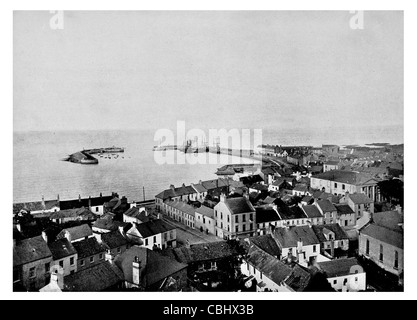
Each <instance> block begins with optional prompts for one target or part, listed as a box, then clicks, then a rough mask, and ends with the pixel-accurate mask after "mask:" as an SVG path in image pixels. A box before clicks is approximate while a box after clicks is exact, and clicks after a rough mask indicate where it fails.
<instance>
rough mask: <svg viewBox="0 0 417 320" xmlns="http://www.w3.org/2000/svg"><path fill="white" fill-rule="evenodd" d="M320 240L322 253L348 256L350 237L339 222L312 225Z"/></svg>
mask: <svg viewBox="0 0 417 320" xmlns="http://www.w3.org/2000/svg"><path fill="white" fill-rule="evenodd" d="M312 229H313V231H314V233H315V234H316V236H317V239H319V241H320V248H321V253H322V254H323V255H324V256H326V257H328V258H330V259H333V258H336V257H337V258H339V257H345V256H346V257H347V254H348V253H347V251H348V250H349V237H348V235H347V234H346V232H345V231H344V230H343V229H342V227H341V226H340V225H338V224H337V223H333V224H324V225H316V226H312Z"/></svg>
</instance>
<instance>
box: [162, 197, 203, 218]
mask: <svg viewBox="0 0 417 320" xmlns="http://www.w3.org/2000/svg"><path fill="white" fill-rule="evenodd" d="M165 204H166V205H168V206H170V207H173V208H175V209H177V210H179V211H181V212H185V213H187V214H188V215H190V216H193V217H194V216H195V209H196V208H195V207H193V206H191V205H189V204H187V203H185V202H183V201H175V200H174V201H165Z"/></svg>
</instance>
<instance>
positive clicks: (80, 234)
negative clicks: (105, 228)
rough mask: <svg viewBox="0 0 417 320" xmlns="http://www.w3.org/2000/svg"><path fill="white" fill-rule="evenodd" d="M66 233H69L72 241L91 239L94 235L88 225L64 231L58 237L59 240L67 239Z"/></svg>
mask: <svg viewBox="0 0 417 320" xmlns="http://www.w3.org/2000/svg"><path fill="white" fill-rule="evenodd" d="M65 231H66V232H68V233H69V235H70V239H71V241H74V240H78V239H82V238H85V237H90V236H92V235H93V231H92V230H91V228H90V227H89V226H88V225H87V224H82V225H80V226H76V227H72V228H67V229H63V230H62V231H61V232H60V233H59V234H58V236H57V238H58V239H60V238H63V237H65Z"/></svg>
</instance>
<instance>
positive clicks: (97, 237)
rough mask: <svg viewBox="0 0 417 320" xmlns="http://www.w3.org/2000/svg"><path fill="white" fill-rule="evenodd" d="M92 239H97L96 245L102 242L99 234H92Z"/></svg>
mask: <svg viewBox="0 0 417 320" xmlns="http://www.w3.org/2000/svg"><path fill="white" fill-rule="evenodd" d="M94 237H95V238H96V239H97V242H98V243H102V242H103V240H102V239H101V233H96V232H94Z"/></svg>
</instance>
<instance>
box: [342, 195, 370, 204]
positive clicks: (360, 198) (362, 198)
mask: <svg viewBox="0 0 417 320" xmlns="http://www.w3.org/2000/svg"><path fill="white" fill-rule="evenodd" d="M346 197H349V199H350V200H352V201H353V203H355V204H363V203H365V204H368V203H373V201H372V200H371V199H370V198H369V197H368V196H367V195H366V194H364V193H351V194H348V195H346Z"/></svg>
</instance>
